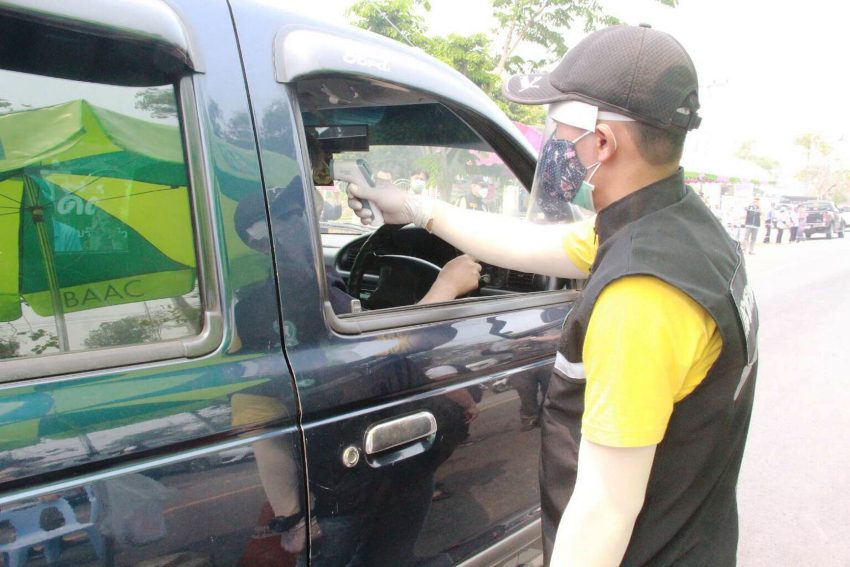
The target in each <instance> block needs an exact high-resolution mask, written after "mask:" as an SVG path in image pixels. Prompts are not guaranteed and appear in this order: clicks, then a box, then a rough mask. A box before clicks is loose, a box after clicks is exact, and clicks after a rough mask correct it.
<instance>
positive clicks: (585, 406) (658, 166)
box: [351, 26, 758, 566]
mask: <svg viewBox="0 0 850 567" xmlns="http://www.w3.org/2000/svg"><path fill="white" fill-rule="evenodd" d="M697 91H698V88H697V76H696V71H695V69H694V66H693V63H692V62H691V59H690V57H689V56H688V55H687V53H686V52H685V50H684V49H683V48H682V46H681V45H680V44H679V43H678V42H677V41H676V40H675V39H673V38H672V37H670V36H669V35H667V34H665V33H662V32H659V31H656V30H653V29H650V28H648V27H646V26H640V27H630V26H616V27H611V28H607V29H604V30H601V31H598V32H595V33H593V34H591V35H590V36H588V37H587V38H586V39H584V40H583V41H582V42H580V43H579V44H578V45H576V46H575V47H574V48H572V49H571V50H570V51H569V52H568V53H567V55H566V56H565V57H564V59H563V60H562V61H561V62H560V64H559V65H558V66H557V67H556V68H555V69H554V70H553V71H552V72H551V73H549V74H539V75H526V76H518V77H512V78H511V79H510V80H509V81H508V83H507V84H506V85H505V88H504V92H505V95H506V96H507V97H508V98H509V99H511V100H513V101H515V102H520V103H525V104H544V103H547V104H549V105H550V106H549V120H548V123H547V129H546V132H545V134H544V139H545V140H546V142H545V144H544V146H543V149H542V150H541V153H540V158H539V161H538V166H537V171H536V173H535V179H534V183H533V186H532V194H531V203H532V206H531V207H530V211H529V219H528V220H531V221H544V224H534V223H531V222H523V221H516V222H513V224H511V222H512V221H506V220H505V219H503V218H500V217H496V216H495V215H488V214H483V213H477V212H473V211H461V210H458V209H457V208H455V207H451V206H450V205H447V204H445V203H442V202H440V201H434V200H429V199H421V198H411V197H409V196H407V195H405V194H400V193H393V192H387V193H380V192H376V191H373V190H372V191H370V190H368V189H361V188H354V189H353V190H352V195H353V197H354V199H352V200H351V203H352V205H353V206H354V208H355V209H358V214H360V215H361V218H363V220H364V222H368V219H369V216H370V213H369V211H368V210H366V209H360V208H359V205H360V202H359V200H358V198H365V199H370V200H371V201H372V203H373V205H376V206H378V207H379V208H380V209H381V211H382V212H383V214H384V218H385V220H386V222H390V223H407V222H414V223H416V224H417V225H419V226H422V227H425V228H427V229H428V230H430V231H432V232H434V233H435V234H437V235H438V236H439V237H441V238H443V239H445V240H446V241H448V242H450V243H451V244H453V245H454V246H456V247H458V248H460V249H461V250H464V251H465V252H467V253H469V254H471V255H473V256H475V257H476V258H478V259H479V260H481V261H484V262H488V263H492V264H497V265H501V266H505V267H509V268H511V269H516V270H522V271H526V272H533V273H542V274H549V275H553V276H558V277H563V278H579V277H581V278H584V277H587V278H588V280H587V283H586V285H585V286H584V289H583V291H582V294H581V296H580V297H579V299H578V300H577V301H576V303H575V305H574V306H573V308H572V310H571V312H570V314H569V316H568V317H567V320H566V322H565V324H564V330H563V333H562V338H561V345H560V347H559V349H558V353H557V358H556V361H555V368H554V376H553V378H552V380H551V381H550V386H549V390H548V392H547V396H546V400H545V402H544V412H543V417H542V423H541V429H542V435H543V454H542V459H541V474H540V480H541V492H542V507H543V536H544V546H545V551H546V560H547V563H551V564H552V565H570V566H574V565H575V566H587V565H594V566H595V565H599V566H602V565H605V566H607V565H629V566H632V565H652V566H667V565H676V566H681V565H700V566H706V565H711V566H715V565H717V566H728V565H734V564H735V556H736V547H737V537H738V528H737V510H736V500H735V485H736V483H737V477H738V471H739V469H740V465H741V460H742V455H743V450H744V444H745V440H746V435H747V428H748V425H749V419H750V414H751V410H752V401H753V393H754V387H755V378H756V373H757V359H758V355H757V347H756V337H757V329H758V315H757V311H756V308H755V302H754V299H753V294H752V291H751V289H750V287H749V285H748V284H747V279H746V273H745V269H744V263H743V257H742V254H741V251H740V248H739V246H738V245H737V244H736V243H735V242H734V241H733V240H732V239H731V238H729V236H728V235H727V233H726V231H725V230H724V229H723V227H722V226H721V225H720V223H719V222H718V221H717V220H716V218H715V217H714V215H713V214H712V213H711V211H710V210H709V209H708V208H707V207H706V206H705V205H704V203H703V202H702V200H701V199H700V198H699V196H697V195H696V194H695V193H694V192H693V190H691V189H690V188H688V187H686V186H685V184H684V181H683V172H682V169H681V168H680V167H679V160H680V158H681V154H682V147H683V144H684V139H685V135H686V134H687V132H688V131H689V130H692V129H694V128H696V127H698V126H699V123H700V117H699V115H698V114H697V110H698V108H699V99H698V92H697ZM591 181H592V182H593V183H592V184H591ZM576 205H578V206H581V207H584V208H587V209H594V210H595V211H596V212H597V213H598V214H597V215H596V217H595V219H592V220H591V221H589V222H578V223H573V224H564V223H563V222H558V221H565V220H569V219H571V218H574V216H575V214H574V209H573V207H574V206H576Z"/></svg>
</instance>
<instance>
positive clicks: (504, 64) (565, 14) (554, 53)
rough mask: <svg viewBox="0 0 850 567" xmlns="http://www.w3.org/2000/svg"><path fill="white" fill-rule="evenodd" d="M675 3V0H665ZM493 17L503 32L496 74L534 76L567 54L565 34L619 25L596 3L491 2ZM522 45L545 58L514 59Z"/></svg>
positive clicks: (583, 0)
mask: <svg viewBox="0 0 850 567" xmlns="http://www.w3.org/2000/svg"><path fill="white" fill-rule="evenodd" d="M668 1H675V0H668ZM491 3H492V6H493V16H495V18H496V21H498V22H499V29H498V30H496V31H503V32H504V34H505V36H504V41H503V42H502V45H501V47H500V50H499V61H498V64H497V65H496V68H495V72H496V73H497V74H499V75H503V74H504V73H505V72H506V71H509V72H512V73H517V72H526V73H528V72H533V71H535V70H537V69H539V68H540V67H543V66H546V65H549V64H551V63H552V62H554V61H557V60H558V59H560V58H561V57H563V56H564V54H565V53H566V52H567V44H566V41H564V35H565V33H566V31H567V30H569V29H572V28H573V27H575V25H576V24H580V25H582V27H583V29H584V31H585V32H590V31H593V30H595V29H596V28H598V27H599V26H602V25H612V24H616V23H619V20H617V19H616V18H614V17H613V16H610V15H608V14H606V13H605V11H604V8H603V6H602V4H601V3H600V2H599V1H598V0H491ZM523 43H531V44H534V45H537V46H539V47H541V48H543V50H544V53H545V56H544V57H543V58H541V59H538V60H526V59H522V58H519V57H517V56H516V55H515V51H516V49H517V48H518V47H519V46H520V45H521V44H523Z"/></svg>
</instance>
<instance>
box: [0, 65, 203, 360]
mask: <svg viewBox="0 0 850 567" xmlns="http://www.w3.org/2000/svg"><path fill="white" fill-rule="evenodd" d="M0 84H2V85H3V88H2V90H0V359H11V358H22V357H37V356H46V355H54V354H58V353H65V352H74V351H86V350H91V349H102V348H109V347H116V346H126V345H138V344H147V343H155V342H161V341H169V340H172V339H181V338H184V337H188V336H192V335H196V334H198V333H199V331H200V326H201V319H202V310H201V297H200V293H199V289H198V277H197V268H196V252H195V238H194V235H193V223H192V212H191V205H190V200H189V184H188V176H187V169H186V164H185V159H184V147H183V142H182V137H181V133H180V120H179V118H178V110H177V101H176V89H175V87H174V86H172V85H164V86H154V87H125V86H114V85H106V84H98V83H90V82H84V81H75V80H67V79H58V78H54V77H48V76H41V75H36V74H28V73H23V72H13V71H8V70H0ZM1 365H2V363H0V366H1ZM0 374H2V371H0Z"/></svg>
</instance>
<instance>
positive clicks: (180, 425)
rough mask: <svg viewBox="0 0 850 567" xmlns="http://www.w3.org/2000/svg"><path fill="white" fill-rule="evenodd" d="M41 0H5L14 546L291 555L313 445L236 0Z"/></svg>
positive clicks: (4, 505) (5, 442)
mask: <svg viewBox="0 0 850 567" xmlns="http://www.w3.org/2000/svg"><path fill="white" fill-rule="evenodd" d="M33 4H34V3H31V2H14V1H11V2H3V3H2V6H0V53H2V58H0V84H2V85H3V87H2V89H0V97H2V102H1V103H0V555H2V556H3V564H4V565H28V564H29V565H32V564H43V563H44V562H45V561H46V562H47V563H58V564H62V565H81V566H83V565H152V566H153V565H197V566H202V565H203V566H206V565H237V564H242V565H252V566H254V565H256V566H262V565H285V564H287V563H289V564H294V562H295V560H296V559H295V558H296V556H297V555H298V554H299V553H301V552H302V550H303V549H305V547H306V543H307V542H306V527H305V517H306V512H305V510H306V502H305V501H304V499H303V495H304V486H305V479H304V476H303V466H302V463H303V458H302V454H303V453H302V445H301V443H300V434H299V433H298V430H297V404H296V401H295V395H294V388H293V384H292V379H291V374H290V372H289V368H288V365H287V362H286V360H285V358H284V352H283V345H282V340H281V332H280V329H281V325H280V324H279V317H278V313H279V309H278V302H277V299H276V297H277V293H276V282H275V279H274V266H273V263H272V259H271V256H270V255H269V254H268V251H267V250H266V251H263V250H261V249H256V248H252V247H251V246H249V244H250V243H254V241H255V240H257V239H260V240H261V239H262V236H263V234H265V235H266V242H268V224H267V221H266V214H265V212H264V211H265V205H264V192H263V189H264V188H263V184H262V182H261V180H260V169H259V161H258V153H257V148H256V145H255V142H254V140H255V138H254V135H253V127H252V125H251V123H250V120H248V117H249V112H248V108H249V107H248V99H247V96H246V91H245V85H244V81H243V79H242V77H243V75H242V68H241V64H240V61H239V58H238V50H237V45H236V42H235V37H234V32H233V23H232V20H231V16H230V11H229V9H228V6H227V4H226V2H224V1H223V0H221V1H214V2H208V1H204V2H174V3H168V4H166V3H163V2H135V3H132V4H122V5H120V6H116V5H115V4H114V3H112V2H106V1H104V2H101V1H91V0H85V1H82V0H81V1H73V0H69V1H67V2H62V3H52V4H51V7H50V8H47V7H46V6H47V3H35V4H36V5H35V6H33ZM176 4H179V14H178V12H177V11H176V10H175V9H172V8H171V7H169V6H172V5H176ZM256 203H259V209H258V210H259V211H260V212H259V213H258V214H257V215H256V219H253V216H252V215H253V211H254V210H257V209H256V208H255V206H254V205H255V204H256ZM252 220H257V221H258V222H253V223H251V224H245V223H246V222H247V221H252ZM240 229H245V230H246V231H247V232H244V233H240V232H239V231H240ZM249 235H250V236H249ZM269 290H271V292H269Z"/></svg>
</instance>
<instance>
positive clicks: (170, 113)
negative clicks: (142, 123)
mask: <svg viewBox="0 0 850 567" xmlns="http://www.w3.org/2000/svg"><path fill="white" fill-rule="evenodd" d="M134 106H135V107H136V108H137V109H138V110H144V111H146V112H149V113H150V115H151V116H152V117H154V118H173V117H175V116H177V103H176V102H175V100H174V91H173V90H172V89H171V88H170V87H168V88H163V87H148V88H146V89H144V90H142V91H139V92H137V93H136V102H135V103H134Z"/></svg>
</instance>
